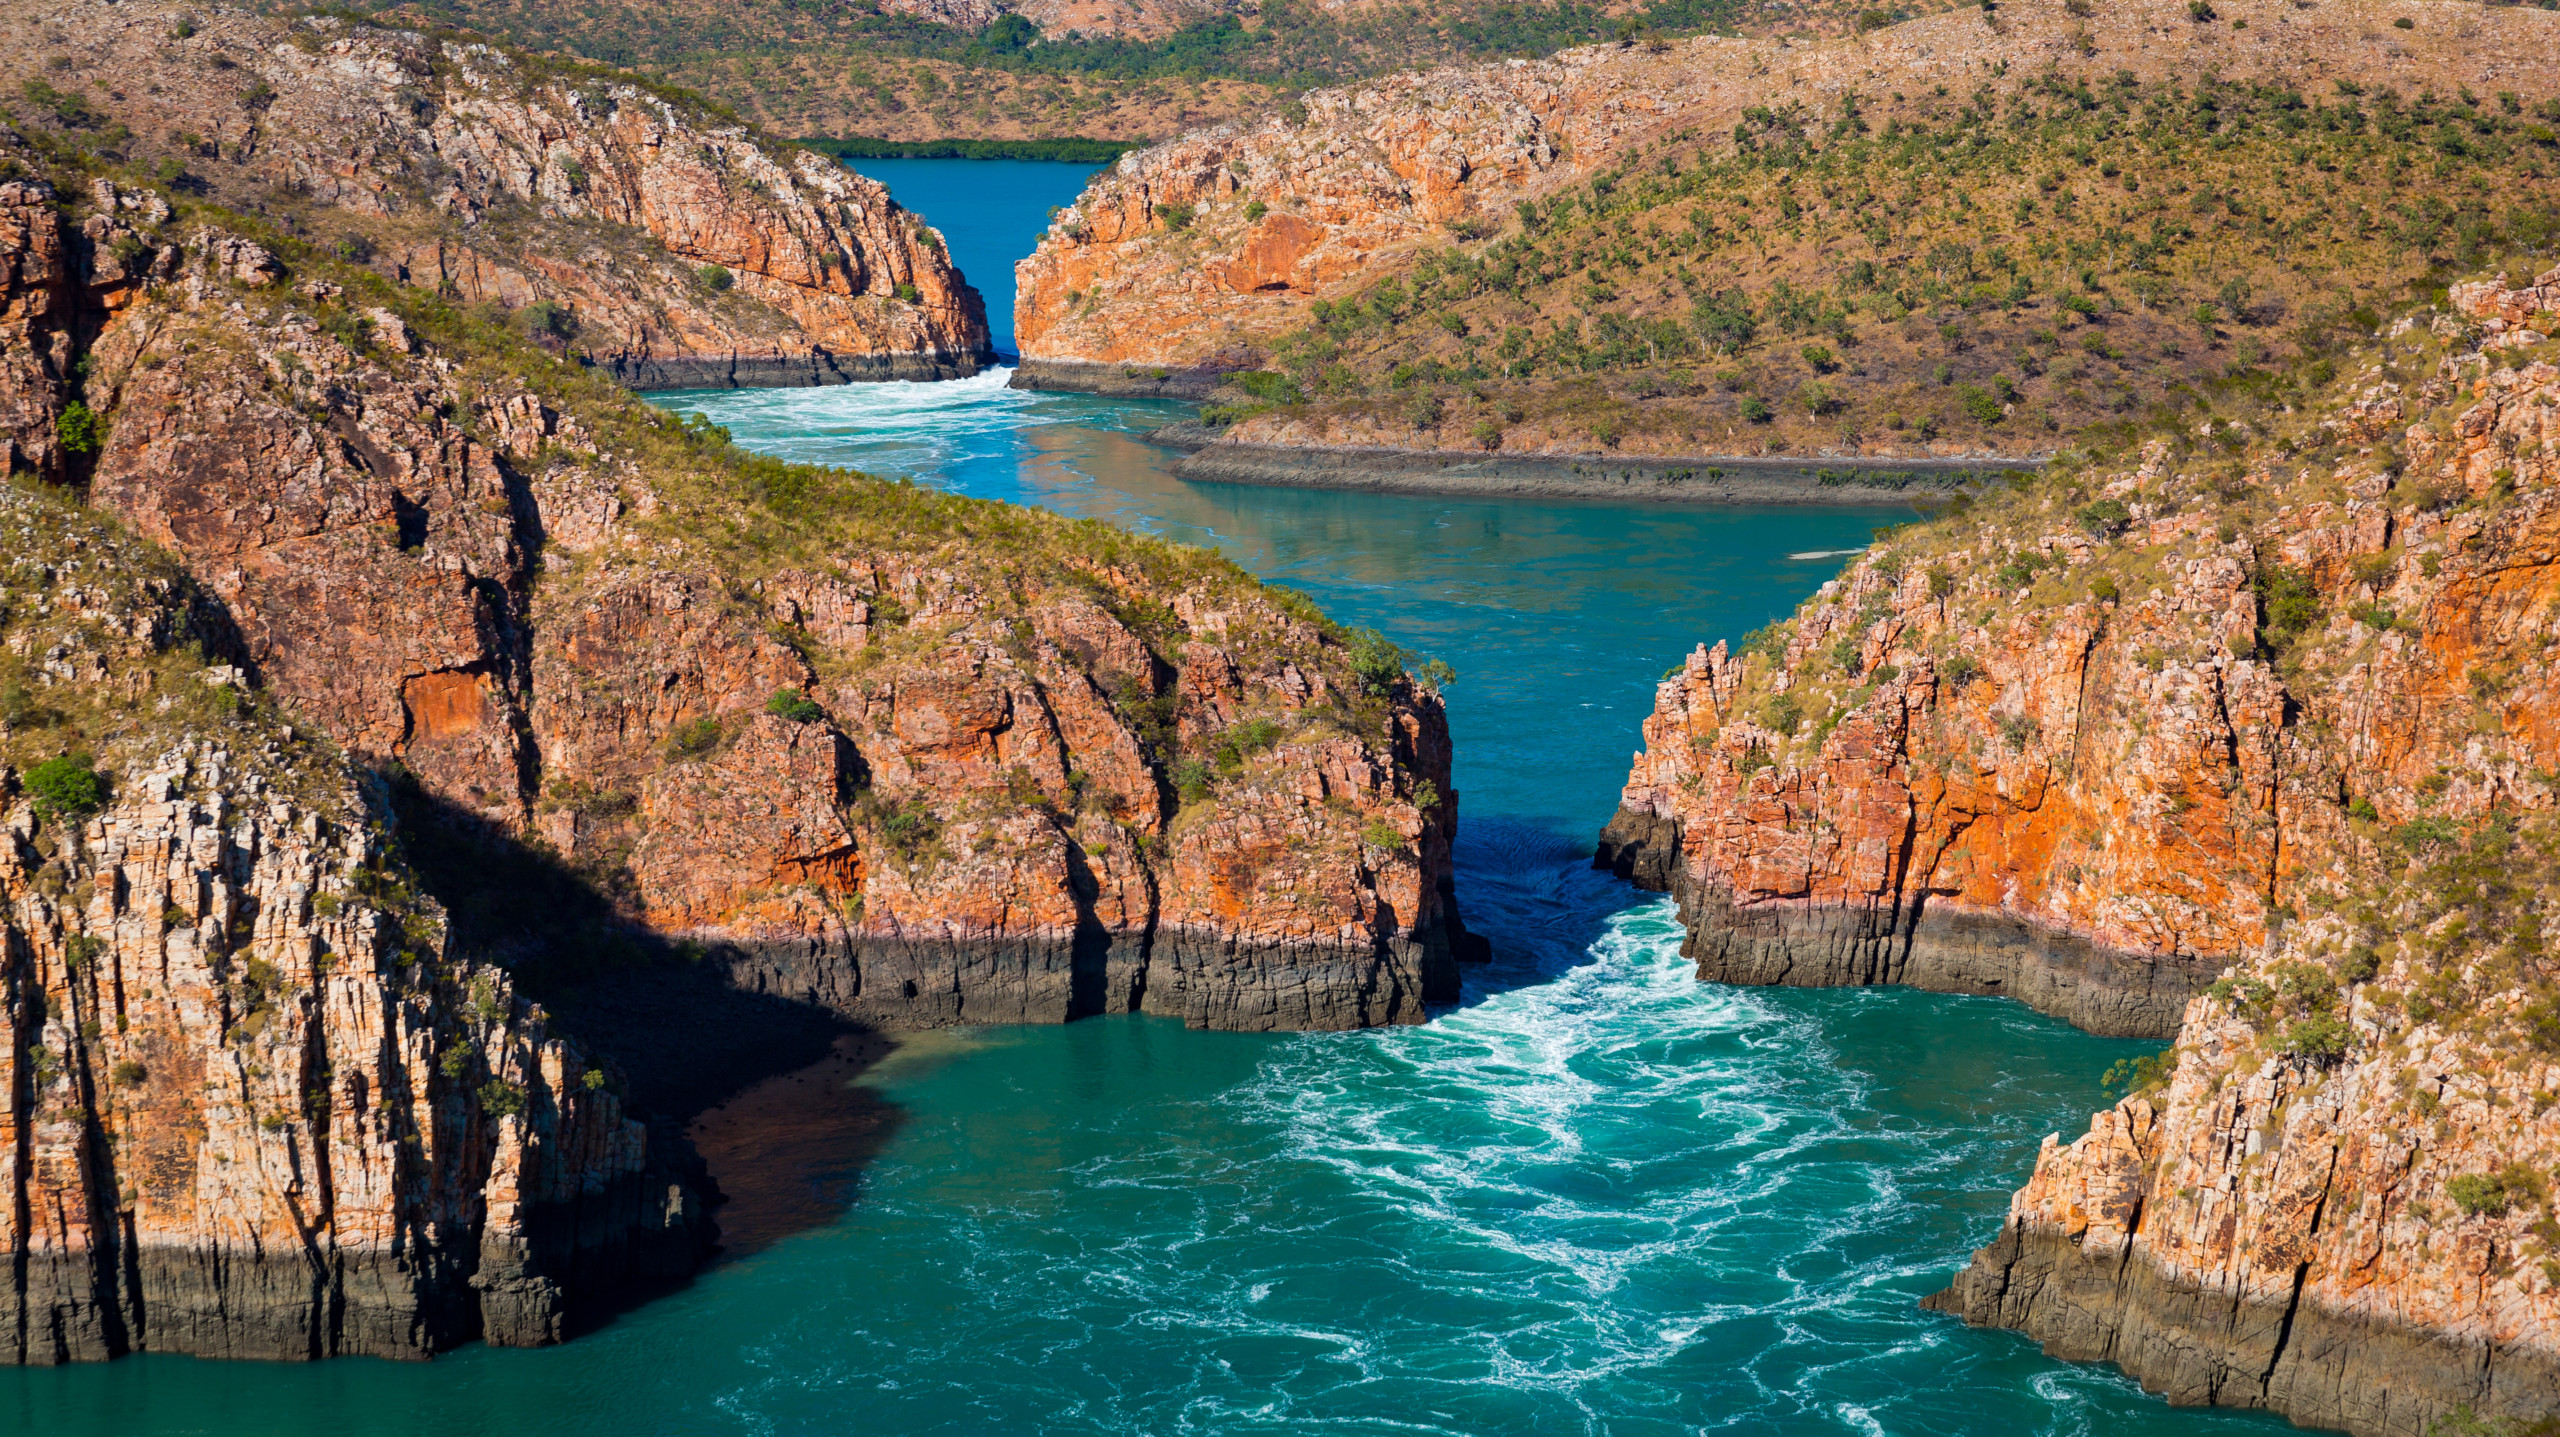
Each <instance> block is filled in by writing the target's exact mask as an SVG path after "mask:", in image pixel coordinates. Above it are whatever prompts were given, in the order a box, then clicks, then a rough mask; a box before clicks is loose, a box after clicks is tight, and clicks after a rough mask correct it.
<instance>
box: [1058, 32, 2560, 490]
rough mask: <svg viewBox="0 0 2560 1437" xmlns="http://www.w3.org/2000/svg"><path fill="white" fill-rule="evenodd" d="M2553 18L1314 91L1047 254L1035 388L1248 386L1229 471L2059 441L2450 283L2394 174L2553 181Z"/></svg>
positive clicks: (1084, 221)
mask: <svg viewBox="0 0 2560 1437" xmlns="http://www.w3.org/2000/svg"><path fill="white" fill-rule="evenodd" d="M2081 8H2082V9H2084V10H2085V8H2086V7H2081ZM2554 43H2560V21H2555V19H2554V17H2552V16H2550V15H2548V14H2545V13H2542V12H2527V11H2523V10H2519V9H2507V10H2486V11H2483V10H2471V9H2462V8H2455V7H2441V6H2430V5H2419V4H2398V3H2389V4H2368V3H2363V0H2340V3H2331V4H2323V5H2319V6H2316V7H2311V8H2303V7H2299V6H2292V5H2289V4H2283V3H2248V4H2243V5H2235V6H2229V7H2218V8H2216V9H2215V12H2214V15H2213V16H2212V17H2211V18H2210V19H2207V18H2203V17H2201V16H2200V14H2199V13H2198V12H2194V11H2192V10H2191V9H2190V8H2189V7H2186V6H2183V5H2172V4H2167V3H2163V0H2145V3H2141V4H2135V5H2130V6H2118V7H2111V8H2106V9H2104V10H2103V11H2100V12H2096V13H2085V14H2084V13H2075V12H2074V9H2073V8H2072V7H2069V6H2065V5H2063V4H2060V3H2054V4H2042V3H2039V4H2032V5H2018V6H2006V7H1999V8H1997V9H1996V10H1994V11H1989V12H1984V11H1978V10H1963V11H1954V12H1948V13H1944V14H1940V15H1935V16H1930V17H1927V18H1923V19H1918V20H1912V21H1910V22H1908V23H1904V24H1900V25H1895V26H1892V27H1890V28H1886V29H1882V30H1878V31H1875V32H1874V33H1871V34H1864V35H1858V36H1846V37H1840V38H1834V39H1827V40H1821V41H1812V42H1791V41H1788V40H1785V39H1779V38H1766V39H1717V38H1695V39H1688V40H1678V41H1654V42H1650V43H1628V44H1625V45H1612V46H1599V47H1591V48H1584V49H1578V50H1569V51H1565V52H1563V53H1560V54H1557V55H1554V56H1552V57H1550V58H1547V59H1544V60H1536V61H1522V60H1514V61H1508V62H1502V63H1497V64H1490V65H1477V66H1469V67H1462V68H1452V69H1444V70H1437V71H1432V72H1429V73H1424V74H1406V75H1399V76H1393V77H1389V78H1386V79H1381V80H1377V81H1373V82H1368V83H1364V84H1359V85H1353V86H1346V87H1342V88H1338V89H1330V90H1321V91H1315V92H1311V93H1309V94H1308V95H1307V96H1305V97H1304V111H1305V113H1304V116H1303V118H1299V117H1294V116H1290V115H1274V116H1271V117H1268V118H1266V119H1263V120H1261V121H1258V122H1255V123H1250V124H1247V123H1233V124H1228V125H1223V126H1218V127H1215V128H1211V129H1207V130H1202V131H1198V132H1195V133H1193V134H1190V135H1186V136H1183V137H1181V138H1179V139H1176V140H1172V141H1169V142H1167V143H1165V144H1162V145H1158V146H1156V147H1154V148H1151V149H1148V150H1144V151H1140V152H1136V153H1133V154H1131V155H1128V156H1125V157H1123V158H1122V159H1121V161H1120V162H1119V163H1118V164H1117V166H1115V167H1114V168H1113V169H1111V170H1108V171H1105V172H1104V173H1102V174H1100V175H1098V176H1096V178H1095V179H1094V181H1093V182H1092V183H1091V185H1090V186H1089V187H1088V188H1087V190H1086V191H1085V193H1084V195H1083V196H1082V197H1081V198H1080V199H1079V200H1078V202H1077V203H1076V204H1075V205H1074V206H1072V207H1070V208H1068V209H1066V210H1063V211H1061V212H1060V213H1059V214H1058V215H1057V216H1056V218H1055V221H1054V222H1053V224H1052V226H1051V228H1050V230H1049V232H1048V234H1047V235H1046V236H1044V237H1043V239H1042V241H1041V243H1040V246H1039V248H1038V249H1037V250H1036V251H1035V252H1034V253H1033V254H1032V255H1031V256H1029V257H1028V258H1026V259H1025V260H1024V261H1023V262H1022V263H1021V264H1020V265H1019V266H1018V267H1017V277H1018V281H1019V286H1020V288H1019V294H1020V298H1019V299H1018V301H1017V306H1016V329H1017V332H1018V334H1019V336H1020V343H1021V348H1022V354H1023V365H1022V367H1021V369H1020V370H1019V371H1018V374H1017V379H1016V382H1017V383H1021V384H1025V385H1036V386H1041V387H1061V388H1091V389H1096V390H1099V391H1103V392H1113V393H1120V392H1159V393H1189V394H1192V395H1196V396H1199V397H1203V398H1207V399H1209V400H1210V401H1211V403H1210V404H1209V406H1208V407H1207V408H1206V409H1205V410H1204V419H1205V420H1206V421H1207V422H1208V423H1210V424H1212V425H1215V426H1223V429H1224V435H1223V442H1225V443H1228V444H1232V445H1234V446H1236V448H1237V449H1238V450H1247V451H1253V453H1252V454H1251V455H1243V454H1238V455H1234V456H1229V455H1226V454H1224V453H1222V452H1221V451H1219V450H1217V449H1216V448H1215V446H1212V448H1210V449H1208V450H1204V451H1202V453H1201V455H1199V456H1197V457H1196V459H1195V461H1194V462H1195V463H1196V464H1198V465H1200V466H1202V470H1203V472H1204V473H1205V471H1206V469H1207V468H1208V467H1211V466H1214V465H1216V464H1219V463H1225V462H1228V461H1229V459H1230V458H1232V459H1233V460H1234V461H1235V462H1237V463H1245V462H1251V463H1260V462H1262V459H1261V457H1260V456H1263V455H1265V454H1267V453H1275V452H1276V453H1285V452H1287V451H1291V450H1302V451H1331V452H1333V453H1335V454H1339V455H1364V454H1365V455H1375V454H1384V453H1399V452H1401V453H1414V454H1420V455H1425V456H1428V458H1429V460H1430V461H1431V462H1433V463H1438V464H1447V463H1463V462H1473V461H1480V460H1482V459H1484V458H1485V457H1486V456H1488V455H1499V456H1502V457H1505V458H1508V457H1509V456H1514V455H1529V456H1537V457H1546V458H1554V457H1565V458H1568V459H1575V458H1598V459H1600V460H1602V461H1604V462H1607V461H1611V460H1617V459H1620V458H1623V459H1625V460H1627V461H1630V462H1635V463H1645V464H1668V465H1673V466H1690V467H1696V466H1699V465H1705V464H1712V463H1714V462H1715V461H1716V460H1717V458H1718V457H1720V456H1721V457H1757V458H1778V457H1792V458H1798V459H1802V460H1804V461H1807V462H1808V463H1812V464H1825V463H1838V462H1841V461H1849V462H1857V461H1866V462H1880V461H1885V460H1890V459H1902V460H1920V459H1930V458H1936V459H1942V460H1959V459H1965V458H1972V457H1983V456H1989V457H1993V458H2006V459H2009V460H2012V461H2018V460H2032V459H2039V458H2041V457H2043V456H2046V455H2049V454H2051V453H2054V452H2057V451H2058V450H2060V449H2062V448H2064V447H2066V446H2067V444H2068V443H2069V442H2070V436H2072V435H2073V434H2076V433H2078V432H2080V431H2081V430H2083V429H2086V428H2089V427H2092V426H2098V425H2107V424H2117V423H2122V422H2124V419H2123V416H2126V415H2129V414H2139V413H2142V412H2144V411H2146V410H2147V409H2148V408H2149V407H2150V406H2152V405H2153V404H2156V403H2160V402H2164V401H2166V402H2174V395H2175V393H2176V391H2177V390H2178V389H2179V388H2180V386H2188V387H2192V386H2193V385H2195V384H2196V383H2198V382H2200V381H2202V380H2204V379H2206V378H2209V377H2211V376H2212V375H2214V374H2216V373H2218V372H2220V370H2222V369H2224V368H2227V367H2228V366H2229V365H2230V364H2232V363H2234V362H2239V363H2243V364H2254V363H2262V362H2269V361H2281V360H2285V359H2290V358H2294V357H2299V356H2303V355H2308V354H2309V353H2311V352H2313V351H2314V350H2317V349H2319V348H2320V347H2321V346H2322V345H2324V344H2327V343H2330V342H2334V340H2335V339H2337V338H2340V337H2343V336H2344V335H2345V334H2347V333H2349V332H2361V331H2369V330H2370V329H2371V328H2372V323H2371V320H2370V318H2369V317H2368V318H2364V319H2362V320H2359V319H2358V318H2357V317H2358V316H2359V315H2366V314H2368V313H2369V311H2370V310H2371V309H2372V307H2373V306H2377V305H2378V306H2380V307H2382V308H2383V309H2389V308H2392V307H2394V306H2396V305H2398V304H2400V303H2402V302H2404V300H2405V298H2406V297H2407V296H2408V294H2409V293H2410V292H2411V290H2412V289H2413V288H2420V289H2422V288H2423V287H2424V284H2425V283H2426V271H2427V264H2426V262H2425V261H2424V259H2423V258H2421V256H2420V255H2419V253H2418V252H2417V251H2414V250H2411V249H2409V248H2407V247H2406V246H2405V245H2403V244H2402V243H2401V242H2400V241H2399V240H2398V239H2395V238H2393V236H2395V235H2400V236H2405V235H2407V234H2409V233H2413V232H2416V231H2429V232H2450V231H2449V229H2447V228H2445V227H2448V226H2451V225H2452V219H2451V213H2450V210H2449V209H2447V210H2446V212H2445V213H2444V214H2443V215H2439V216H2436V217H2434V218H2430V217H2429V215H2427V214H2423V213H2420V209H2421V208H2423V205H2420V206H2419V207H2417V208H2413V206H2412V202H2413V199H2414V197H2412V196H2409V195H2405V194H2403V195H2398V196H2394V195H2392V194H2390V193H2389V192H2388V190H2387V188H2386V187H2385V186H2384V185H2383V184H2382V183H2381V182H2383V181H2386V180H2387V179H2388V178H2389V177H2390V176H2393V175H2400V174H2405V173H2408V172H2410V171H2411V170H2412V169H2413V168H2416V169H2418V170H2419V171H2420V172H2422V173H2431V174H2433V175H2434V177H2435V179H2436V180H2437V181H2439V182H2452V183H2461V182H2463V181H2462V177H2463V176H2464V175H2466V174H2470V173H2474V172H2476V173H2477V175H2478V177H2479V182H2480V183H2481V184H2485V185H2486V186H2487V190H2486V193H2488V194H2489V195H2490V196H2491V197H2492V198H2491V199H2490V200H2489V201H2484V202H2481V203H2479V204H2476V205H2475V206H2474V208H2475V209H2478V210H2480V211H2481V212H2482V215H2483V217H2484V218H2486V219H2487V220H2489V221H2490V222H2491V223H2492V224H2494V223H2496V222H2497V217H2498V215H2499V214H2501V213H2504V212H2506V211H2507V210H2508V209H2509V208H2514V207H2521V208H2516V210H2515V212H2517V213H2525V212H2528V211H2531V210H2532V209H2533V208H2534V207H2535V206H2536V205H2547V204H2548V203H2550V202H2551V199H2552V197H2553V195H2554V188H2553V186H2554V182H2555V177H2554V164H2555V162H2560V156H2555V155H2554V154H2553V152H2552V151H2551V148H2550V146H2549V144H2547V143H2546V142H2545V140H2544V139H2543V138H2541V137H2543V136H2547V135H2549V134H2550V133H2551V129H2550V126H2551V124H2552V123H2553V122H2554V121H2555V120H2560V79H2555V77H2554V75H2553V72H2552V71H2551V70H2550V68H2549V67H2548V66H2545V65H2542V64H2540V63H2539V61H2538V59H2537V58H2536V57H2537V56H2539V55H2541V54H2544V53H2546V52H2547V51H2548V50H2549V49H2550V47H2551V46H2552V45H2553V44H2554ZM2457 96H2459V97H2463V98H2456V97H2457ZM2447 127H2450V128H2447ZM2447 136H2450V139H2448V138H2447ZM2483 136H2488V137H2490V143H2486V144H2475V143H2474V141H2475V140H2479V139H2481V138H2482V137H2483ZM2311 174H2317V175H2319V176H2321V180H2320V181H2319V183H2320V184H2321V185H2336V184H2346V185H2347V186H2348V187H2349V189H2350V190H2352V191H2353V192H2354V193H2356V194H2358V195H2361V196H2363V197H2364V199H2363V200H2359V201H2358V202H2357V203H2355V204H2350V205H2344V206H2341V205H2336V204H2331V203H2329V202H2328V201H2327V200H2326V199H2322V198H2318V197H2315V196H2313V195H2311V194H2309V193H2307V192H2304V191H2303V189H2302V186H2303V184H2304V182H2305V179H2306V176H2308V175H2311ZM2332 177H2335V178H2332ZM2315 188H2316V186H2315ZM2322 193H2323V194H2327V193H2328V191H2326V190H2324V191H2322ZM2366 201H2370V203H2367V202H2366ZM2410 226H2415V227H2416V228H2415V230H2412V229H2411V228H2409V227H2410ZM2528 228H2530V226H2528ZM2475 248H2476V247H2475ZM2486 253H2487V250H2486V249H2485V248H2476V253H2474V252H2466V253H2465V255H2463V256H2461V257H2460V259H2459V260H2458V261H2457V262H2469V261H2470V260H2472V259H2474V258H2476V257H2477V256H2479V255H2485V254H2486ZM2359 325H2360V330H2359ZM1333 462H1334V461H1333V460H1330V459H1327V460H1325V461H1323V463H1325V464H1331V463H1333ZM1319 467H1321V466H1319Z"/></svg>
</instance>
